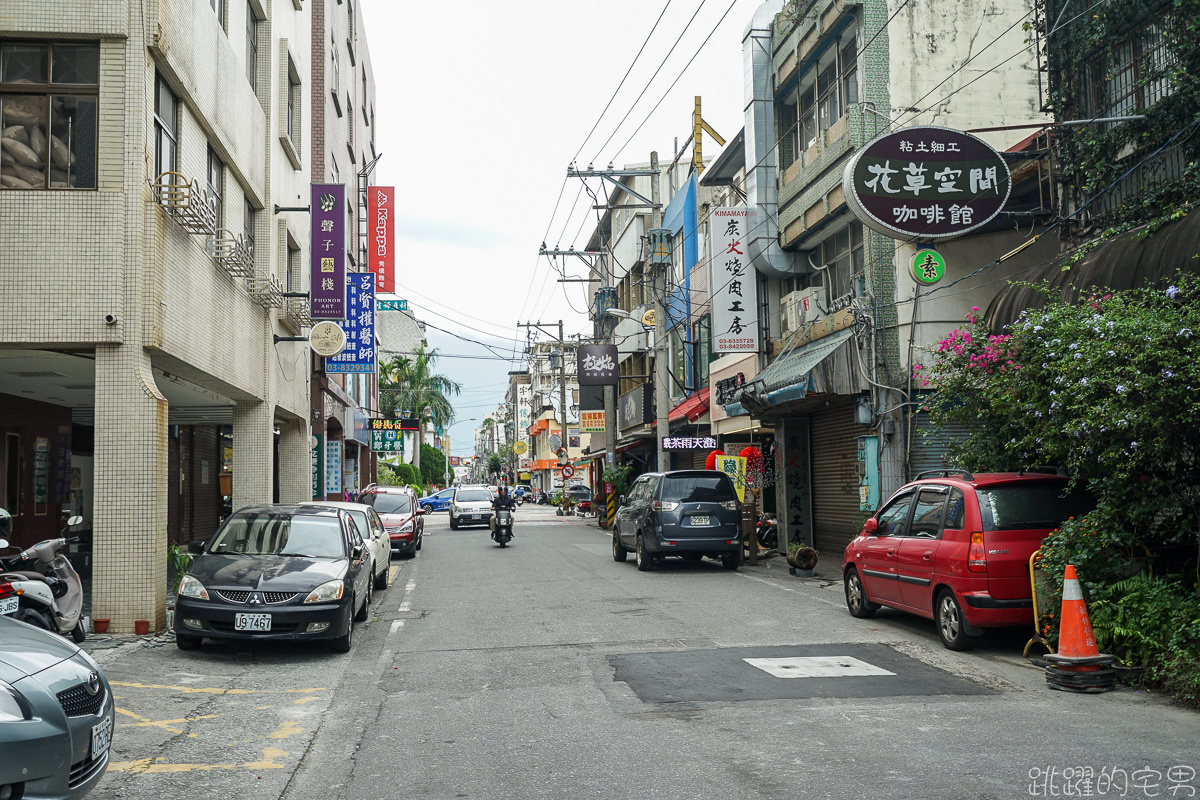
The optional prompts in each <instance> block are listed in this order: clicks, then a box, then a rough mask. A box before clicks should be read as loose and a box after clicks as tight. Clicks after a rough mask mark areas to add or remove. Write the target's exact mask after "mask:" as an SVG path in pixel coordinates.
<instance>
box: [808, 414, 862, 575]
mask: <svg viewBox="0 0 1200 800" xmlns="http://www.w3.org/2000/svg"><path fill="white" fill-rule="evenodd" d="M810 420H811V422H810V424H811V426H812V433H811V437H812V438H811V441H812V493H813V539H814V545H815V546H816V548H817V551H818V552H819V553H820V554H821V560H822V561H823V562H825V563H833V564H834V565H837V564H839V563H841V558H842V552H843V551H844V550H845V549H846V545H847V544H849V543H850V540H851V539H853V538H854V537H855V536H857V535H858V532H859V530H860V528H859V519H860V517H861V516H862V512H861V511H860V510H859V508H858V486H859V476H858V466H857V465H858V437H859V436H864V435H866V434H868V433H870V432H871V431H870V428H869V426H866V425H859V424H857V423H856V422H855V421H854V402H853V400H852V399H851V398H838V399H837V400H833V401H832V402H831V403H830V405H829V407H828V408H826V409H823V410H822V411H821V412H819V413H815V414H813V415H812V416H811V417H810Z"/></svg>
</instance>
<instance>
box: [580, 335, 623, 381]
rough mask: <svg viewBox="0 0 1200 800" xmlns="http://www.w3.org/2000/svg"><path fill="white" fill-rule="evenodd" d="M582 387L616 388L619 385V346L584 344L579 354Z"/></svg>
mask: <svg viewBox="0 0 1200 800" xmlns="http://www.w3.org/2000/svg"><path fill="white" fill-rule="evenodd" d="M577 358H578V368H579V385H580V386H615V385H616V384H617V346H616V345H615V344H584V345H580V346H579V350H578V354H577Z"/></svg>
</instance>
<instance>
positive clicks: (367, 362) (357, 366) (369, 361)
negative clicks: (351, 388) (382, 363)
mask: <svg viewBox="0 0 1200 800" xmlns="http://www.w3.org/2000/svg"><path fill="white" fill-rule="evenodd" d="M374 281H375V275H374V274H373V273H370V272H351V273H349V274H348V275H346V318H345V319H344V320H342V321H341V322H340V323H338V324H340V325H341V326H342V330H344V331H345V332H346V349H345V350H343V351H342V352H340V353H338V354H337V355H336V356H334V357H333V358H327V359H325V371H326V372H374V371H375V282H374Z"/></svg>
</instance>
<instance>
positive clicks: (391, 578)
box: [388, 567, 400, 586]
mask: <svg viewBox="0 0 1200 800" xmlns="http://www.w3.org/2000/svg"><path fill="white" fill-rule="evenodd" d="M399 574H400V568H399V567H389V568H388V586H391V585H392V584H393V583H395V582H396V576H397V575H399Z"/></svg>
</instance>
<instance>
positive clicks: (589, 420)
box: [579, 411, 605, 433]
mask: <svg viewBox="0 0 1200 800" xmlns="http://www.w3.org/2000/svg"><path fill="white" fill-rule="evenodd" d="M579 429H580V430H581V431H583V432H584V433H604V430H605V428H604V412H603V411H580V412H579Z"/></svg>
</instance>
